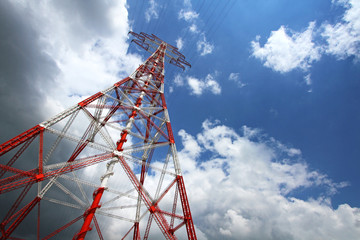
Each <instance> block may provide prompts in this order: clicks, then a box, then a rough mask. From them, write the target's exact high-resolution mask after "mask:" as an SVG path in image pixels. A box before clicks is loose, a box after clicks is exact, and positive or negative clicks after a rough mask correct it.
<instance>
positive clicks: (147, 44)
mask: <svg viewBox="0 0 360 240" xmlns="http://www.w3.org/2000/svg"><path fill="white" fill-rule="evenodd" d="M129 34H131V35H132V36H133V37H134V39H132V40H131V42H134V43H136V44H137V45H139V46H140V47H142V48H143V49H145V50H146V51H148V52H149V53H153V52H154V51H156V49H157V48H158V47H159V46H160V45H161V44H162V43H164V44H165V45H166V50H167V51H165V60H166V61H167V62H169V63H171V64H173V65H175V66H177V67H179V68H181V69H183V70H185V66H188V67H190V68H191V65H190V63H188V62H187V61H186V60H185V56H184V55H183V54H181V53H180V52H179V49H178V48H177V47H174V46H173V45H171V44H168V43H166V42H165V41H163V40H161V39H160V38H158V37H157V36H155V35H154V34H151V35H149V34H147V33H144V32H140V34H138V33H135V32H131V31H130V32H129Z"/></svg>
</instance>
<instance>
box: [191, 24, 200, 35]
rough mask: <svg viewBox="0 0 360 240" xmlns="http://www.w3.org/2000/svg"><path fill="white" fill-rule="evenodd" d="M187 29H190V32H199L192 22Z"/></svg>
mask: <svg viewBox="0 0 360 240" xmlns="http://www.w3.org/2000/svg"><path fill="white" fill-rule="evenodd" d="M189 30H190V32H192V33H199V30H198V28H197V25H196V24H192V25H191V26H190V27H189Z"/></svg>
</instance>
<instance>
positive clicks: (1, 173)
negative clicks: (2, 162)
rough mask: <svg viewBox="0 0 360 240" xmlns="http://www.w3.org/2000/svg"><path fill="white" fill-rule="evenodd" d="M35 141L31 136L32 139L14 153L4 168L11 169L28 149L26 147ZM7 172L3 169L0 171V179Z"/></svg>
mask: <svg viewBox="0 0 360 240" xmlns="http://www.w3.org/2000/svg"><path fill="white" fill-rule="evenodd" d="M34 139H35V136H33V137H32V138H30V139H29V140H28V141H26V142H25V143H24V144H23V145H22V146H21V148H20V149H19V150H18V151H17V152H16V153H15V155H14V156H13V157H12V158H11V159H10V160H9V162H8V163H7V164H6V166H9V167H11V166H12V165H13V164H14V163H15V162H16V160H17V159H18V158H19V157H20V156H21V154H22V153H23V152H24V151H25V150H26V149H27V148H28V146H29V145H30V144H31V143H32V141H33V140H34ZM6 172H7V171H6V170H5V169H1V170H0V178H1V177H2V176H4V174H5V173H6Z"/></svg>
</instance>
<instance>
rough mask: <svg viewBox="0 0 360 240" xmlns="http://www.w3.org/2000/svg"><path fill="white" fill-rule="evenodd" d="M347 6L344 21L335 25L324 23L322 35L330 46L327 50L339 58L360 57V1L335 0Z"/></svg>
mask: <svg viewBox="0 0 360 240" xmlns="http://www.w3.org/2000/svg"><path fill="white" fill-rule="evenodd" d="M333 2H335V3H337V4H341V5H343V6H344V7H345V8H346V11H345V13H344V16H343V18H342V20H343V21H341V22H338V23H336V24H335V25H331V24H324V26H323V27H324V31H323V33H322V36H323V37H324V38H325V39H326V41H327V43H328V46H327V48H326V52H327V53H329V54H333V55H335V56H336V57H338V58H339V59H345V58H347V57H349V56H355V57H357V58H360V2H359V1H358V0H337V1H333Z"/></svg>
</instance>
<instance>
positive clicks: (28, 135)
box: [0, 32, 196, 240]
mask: <svg viewBox="0 0 360 240" xmlns="http://www.w3.org/2000/svg"><path fill="white" fill-rule="evenodd" d="M130 34H131V36H132V37H133V40H132V41H133V42H134V43H136V44H137V45H138V46H140V47H142V48H144V49H145V50H146V51H149V52H153V51H154V52H153V53H152V55H151V56H150V57H149V58H148V59H147V60H146V61H145V62H144V63H143V64H142V65H140V66H139V67H138V69H137V70H136V71H135V72H134V73H133V74H131V75H130V76H129V77H127V78H125V79H122V80H121V81H119V82H117V83H115V84H114V85H113V86H111V87H109V88H108V89H106V90H104V91H101V92H98V93H96V94H94V95H92V96H91V97H89V98H87V99H85V100H83V101H81V102H79V103H78V104H76V105H75V106H73V107H71V108H69V109H67V110H65V111H63V112H62V113H60V114H58V115H56V116H55V117H53V118H51V119H50V120H48V121H45V122H42V123H41V124H39V125H36V126H35V127H33V128H31V129H29V130H27V131H25V132H23V133H21V134H20V135H18V136H16V137H14V138H12V139H10V140H9V141H7V142H5V143H3V144H1V145H0V157H1V162H0V201H1V203H2V207H1V211H0V213H1V215H0V217H2V222H1V224H0V230H1V239H21V237H23V236H29V235H26V234H28V233H29V231H30V230H31V231H32V234H33V235H30V236H31V238H32V239H35V238H37V239H49V238H51V237H53V236H56V237H57V238H59V237H60V238H62V239H65V238H68V236H69V234H71V236H73V239H84V238H85V237H86V236H87V237H88V238H91V239H95V238H97V237H98V238H99V239H104V237H103V233H106V234H104V235H106V236H110V238H114V239H115V238H116V239H130V238H132V239H136V240H137V239H141V236H142V238H143V239H148V238H156V239H158V238H159V237H161V236H162V237H163V238H165V239H177V238H186V236H187V238H188V239H196V234H195V229H194V224H193V219H192V216H191V211H190V207H189V202H188V198H187V194H186V190H185V185H184V180H183V177H182V173H181V169H180V164H179V159H178V156H177V151H176V147H175V141H174V136H173V132H172V128H171V124H170V119H169V114H168V109H167V105H166V101H165V96H164V63H165V61H168V62H170V63H172V64H174V65H176V66H178V67H180V68H182V69H184V68H185V66H189V67H190V64H189V63H188V62H186V61H185V57H184V55H182V54H181V53H179V52H178V49H177V48H176V47H174V46H172V45H170V44H167V43H166V42H164V41H162V40H161V39H159V38H158V37H156V36H155V35H148V34H145V33H140V34H137V33H134V32H130ZM99 179H100V180H99ZM36 186H37V187H36ZM40 203H41V207H40ZM69 208H70V209H73V210H71V211H69V210H68V209H69ZM36 209H37V210H36ZM0 220H1V219H0ZM81 220H83V221H81ZM153 221H155V222H156V225H157V227H156V226H155V227H154V224H153V225H152V222H153ZM94 226H95V228H96V231H91V229H92V228H93V227H94ZM152 226H153V227H152ZM35 236H36V237H35Z"/></svg>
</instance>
